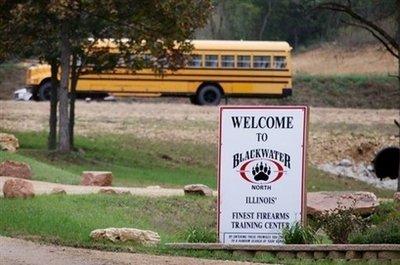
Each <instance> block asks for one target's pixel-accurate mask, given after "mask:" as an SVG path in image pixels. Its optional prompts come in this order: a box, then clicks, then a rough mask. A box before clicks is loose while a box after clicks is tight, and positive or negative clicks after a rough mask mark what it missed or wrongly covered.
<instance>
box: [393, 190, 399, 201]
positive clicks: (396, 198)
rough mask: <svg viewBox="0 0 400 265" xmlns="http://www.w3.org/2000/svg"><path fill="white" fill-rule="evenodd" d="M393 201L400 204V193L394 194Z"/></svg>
mask: <svg viewBox="0 0 400 265" xmlns="http://www.w3.org/2000/svg"><path fill="white" fill-rule="evenodd" d="M393 200H394V201H396V202H400V192H395V193H394V194H393Z"/></svg>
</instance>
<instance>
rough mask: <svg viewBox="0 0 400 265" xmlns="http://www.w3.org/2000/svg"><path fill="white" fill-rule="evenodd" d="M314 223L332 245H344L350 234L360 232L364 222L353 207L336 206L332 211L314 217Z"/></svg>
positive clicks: (364, 224) (363, 227) (364, 225)
mask: <svg viewBox="0 0 400 265" xmlns="http://www.w3.org/2000/svg"><path fill="white" fill-rule="evenodd" d="M316 222H317V224H318V226H319V227H321V228H322V229H323V230H324V231H325V233H326V234H327V235H328V236H329V238H330V239H331V240H332V242H333V243H334V244H345V243H347V242H348V237H349V235H350V234H351V233H353V232H356V231H362V230H363V229H365V227H366V221H365V220H363V219H362V217H361V216H360V215H357V214H356V213H355V211H354V208H353V207H348V208H347V207H345V206H343V205H338V207H337V208H336V209H334V210H333V211H326V212H324V213H322V214H319V215H317V216H316Z"/></svg>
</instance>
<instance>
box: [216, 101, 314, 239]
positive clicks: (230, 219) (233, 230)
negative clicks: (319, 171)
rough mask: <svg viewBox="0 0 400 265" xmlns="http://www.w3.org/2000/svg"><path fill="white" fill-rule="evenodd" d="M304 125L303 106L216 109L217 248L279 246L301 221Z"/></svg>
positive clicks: (303, 196)
mask: <svg viewBox="0 0 400 265" xmlns="http://www.w3.org/2000/svg"><path fill="white" fill-rule="evenodd" d="M307 123H308V108H307V107H306V106H290V107H289V106H271V107H268V106H265V107H236V106H235V107H233V106H232V107H230V106H226V107H221V108H220V137H219V139H220V143H219V148H220V149H219V178H218V199H219V202H218V212H219V215H218V234H219V241H220V243H224V244H268V245H269V244H282V243H283V240H282V236H281V233H282V229H283V228H284V227H288V226H290V225H292V224H294V223H296V222H303V221H304V215H305V211H304V205H305V170H306V161H305V159H306V143H307Z"/></svg>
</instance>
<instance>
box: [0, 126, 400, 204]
mask: <svg viewBox="0 0 400 265" xmlns="http://www.w3.org/2000/svg"><path fill="white" fill-rule="evenodd" d="M15 135H16V136H17V138H18V139H19V140H20V143H21V149H20V150H19V151H18V152H17V153H14V154H13V153H6V152H0V161H3V160H6V159H12V160H17V161H23V162H27V163H29V164H30V165H31V166H32V169H33V172H34V176H33V179H36V180H43V181H50V182H56V183H66V184H79V181H80V174H81V173H82V171H85V170H109V171H112V172H113V175H114V177H115V178H114V183H113V185H114V186H146V185H161V186H165V187H182V186H183V185H186V184H192V183H203V184H205V185H208V186H210V187H212V188H214V189H215V188H216V185H217V183H216V182H217V181H216V180H217V176H216V175H217V168H216V161H217V159H216V158H217V147H216V146H214V145H207V144H204V145H200V144H194V143H190V142H166V141H150V140H143V139H138V138H135V137H133V136H131V135H118V136H117V135H105V136H98V137H82V136H77V137H76V146H77V149H78V150H80V151H78V152H74V153H72V154H68V155H61V154H57V153H51V152H48V151H45V148H46V134H45V133H39V134H38V133H31V132H23V133H21V132H19V133H15ZM307 180H308V181H307V190H308V191H334V190H367V191H372V192H374V193H375V194H377V196H379V197H391V196H392V195H393V192H392V191H389V190H384V189H378V188H375V187H373V186H371V185H369V184H366V183H363V182H360V181H356V180H354V179H350V178H339V177H337V176H333V175H331V174H328V173H325V172H323V171H321V170H318V169H316V168H315V167H313V166H309V167H308V174H307Z"/></svg>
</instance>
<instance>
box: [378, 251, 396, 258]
mask: <svg viewBox="0 0 400 265" xmlns="http://www.w3.org/2000/svg"><path fill="white" fill-rule="evenodd" d="M378 259H396V260H398V259H400V253H399V252H398V251H379V252H378Z"/></svg>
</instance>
